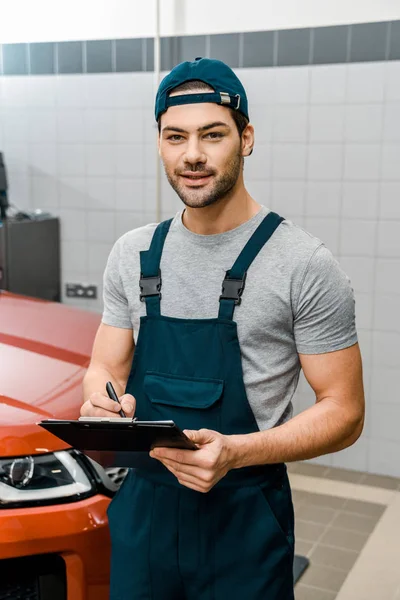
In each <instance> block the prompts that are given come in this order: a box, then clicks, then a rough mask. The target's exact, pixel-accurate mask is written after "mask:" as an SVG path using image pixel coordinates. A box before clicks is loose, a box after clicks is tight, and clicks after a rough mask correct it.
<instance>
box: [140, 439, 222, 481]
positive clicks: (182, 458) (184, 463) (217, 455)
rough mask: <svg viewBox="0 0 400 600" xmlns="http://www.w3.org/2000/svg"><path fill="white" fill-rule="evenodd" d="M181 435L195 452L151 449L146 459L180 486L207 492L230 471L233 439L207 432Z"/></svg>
mask: <svg viewBox="0 0 400 600" xmlns="http://www.w3.org/2000/svg"><path fill="white" fill-rule="evenodd" d="M184 433H185V434H186V435H187V437H188V438H190V439H191V440H192V442H194V443H195V444H197V446H198V447H199V450H176V449H174V448H155V449H154V450H152V451H151V452H150V456H151V457H152V458H157V459H158V460H159V461H160V462H162V463H163V465H165V466H166V467H167V469H168V470H169V471H171V473H173V474H174V475H175V477H176V478H177V479H178V481H179V483H181V484H182V485H184V486H186V487H188V488H191V489H192V490H196V491H197V492H202V493H206V492H209V491H210V490H211V489H212V488H213V487H214V485H216V484H217V483H218V481H219V480H220V479H222V478H223V477H225V475H226V474H227V473H228V471H230V470H231V469H232V468H233V463H232V455H233V439H232V437H231V436H227V435H222V434H221V433H218V432H217V431H211V430H210V429H200V430H199V431H189V430H186V429H185V430H184Z"/></svg>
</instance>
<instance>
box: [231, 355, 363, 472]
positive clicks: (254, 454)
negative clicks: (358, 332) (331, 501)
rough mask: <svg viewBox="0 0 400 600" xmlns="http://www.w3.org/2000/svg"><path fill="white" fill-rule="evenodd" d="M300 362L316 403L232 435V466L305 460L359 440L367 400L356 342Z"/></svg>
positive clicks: (309, 356)
mask: <svg viewBox="0 0 400 600" xmlns="http://www.w3.org/2000/svg"><path fill="white" fill-rule="evenodd" d="M299 358H300V362H301V365H302V368H303V372H304V375H305V377H306V379H307V381H308V383H309V384H310V386H311V387H312V389H313V390H314V392H315V396H316V402H315V404H314V405H313V406H311V407H310V408H308V409H307V410H305V411H303V412H302V413H300V414H298V415H297V416H295V417H293V418H292V419H290V420H289V421H287V422H286V423H284V424H283V425H279V426H278V427H274V428H272V429H267V430H266V431H261V432H257V433H253V434H249V435H246V436H243V435H242V436H231V437H232V438H233V440H232V441H233V444H232V448H231V453H232V458H231V461H232V464H233V466H234V467H243V466H249V465H256V464H266V463H278V462H291V461H296V460H307V459H310V458H315V457H317V456H321V455H323V454H328V453H331V452H337V451H339V450H343V449H344V448H347V447H348V446H351V445H352V444H354V442H356V440H357V439H358V438H359V437H360V435H361V432H362V430H363V427H364V418H365V398H364V386H363V377H362V361H361V355H360V349H359V345H358V343H357V344H354V345H353V346H351V347H350V348H345V349H344V350H337V351H336V352H327V353H325V354H299Z"/></svg>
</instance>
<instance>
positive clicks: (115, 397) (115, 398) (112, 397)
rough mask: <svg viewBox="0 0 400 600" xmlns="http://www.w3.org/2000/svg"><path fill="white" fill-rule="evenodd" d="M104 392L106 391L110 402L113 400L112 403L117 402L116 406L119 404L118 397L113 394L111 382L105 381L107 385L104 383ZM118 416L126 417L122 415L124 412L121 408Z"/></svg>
mask: <svg viewBox="0 0 400 600" xmlns="http://www.w3.org/2000/svg"><path fill="white" fill-rule="evenodd" d="M106 390H107V394H108V396H109V397H110V398H111V400H114V402H118V404H119V400H118V396H117V394H116V393H115V390H114V386H113V384H112V383H111V381H107V383H106ZM119 414H120V415H121V417H126V414H125V413H124V411H123V410H122V408H121V410H120V411H119Z"/></svg>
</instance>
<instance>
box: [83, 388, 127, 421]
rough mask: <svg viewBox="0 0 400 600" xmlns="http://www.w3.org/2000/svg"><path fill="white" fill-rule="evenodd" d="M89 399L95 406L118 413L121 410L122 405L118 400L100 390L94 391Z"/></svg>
mask: <svg viewBox="0 0 400 600" xmlns="http://www.w3.org/2000/svg"><path fill="white" fill-rule="evenodd" d="M88 400H89V402H90V403H91V405H92V406H93V407H94V408H103V409H104V410H107V411H109V412H112V413H118V412H119V411H120V410H121V407H120V406H119V404H118V403H117V402H114V400H111V398H109V397H108V396H105V395H104V394H101V393H100V392H94V393H93V394H91V395H90V396H89V398H88ZM93 416H98V415H93Z"/></svg>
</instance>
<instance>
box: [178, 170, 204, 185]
mask: <svg viewBox="0 0 400 600" xmlns="http://www.w3.org/2000/svg"><path fill="white" fill-rule="evenodd" d="M181 177H182V179H183V180H184V181H185V183H186V184H188V185H190V186H193V185H203V184H204V183H207V181H209V180H210V178H211V177H212V175H211V174H210V173H182V174H181Z"/></svg>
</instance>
